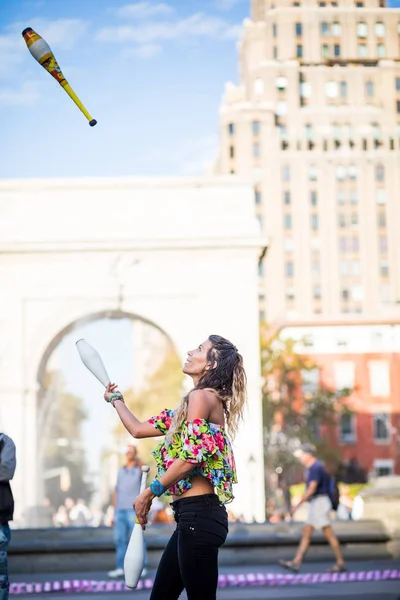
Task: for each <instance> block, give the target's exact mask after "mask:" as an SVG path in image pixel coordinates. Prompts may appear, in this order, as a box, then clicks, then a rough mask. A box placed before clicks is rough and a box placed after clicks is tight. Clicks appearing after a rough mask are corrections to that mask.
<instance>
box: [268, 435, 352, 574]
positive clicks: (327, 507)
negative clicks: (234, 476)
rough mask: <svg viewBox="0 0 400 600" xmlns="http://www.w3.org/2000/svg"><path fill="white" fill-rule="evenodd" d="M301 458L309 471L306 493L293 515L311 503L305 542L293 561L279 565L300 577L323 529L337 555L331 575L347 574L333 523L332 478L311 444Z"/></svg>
mask: <svg viewBox="0 0 400 600" xmlns="http://www.w3.org/2000/svg"><path fill="white" fill-rule="evenodd" d="M296 456H297V458H298V459H299V460H300V462H301V463H302V465H303V466H304V467H306V469H307V471H306V491H305V493H304V495H303V497H302V498H301V500H300V502H299V503H298V504H297V505H296V506H293V507H292V509H291V514H293V513H294V512H295V511H296V510H297V509H298V508H299V506H300V505H301V504H303V502H309V505H308V514H307V520H306V525H305V527H304V529H303V532H302V536H301V541H300V544H299V547H298V550H297V553H296V556H295V557H294V559H293V560H290V561H285V560H282V561H279V562H280V564H281V565H282V566H283V567H285V568H286V569H288V570H290V571H293V572H295V573H297V572H298V571H299V570H300V566H301V563H302V561H303V558H304V556H305V555H306V552H307V550H308V547H309V545H310V541H311V536H312V534H313V531H314V529H322V532H323V534H324V536H325V538H326V539H327V541H328V542H329V545H330V546H331V548H332V550H333V553H334V555H335V559H336V563H335V564H334V565H333V567H331V568H330V569H329V571H330V572H331V573H343V572H344V571H346V566H345V564H344V560H343V556H342V552H341V549H340V544H339V540H338V539H337V537H336V535H335V533H334V531H333V529H332V526H331V519H330V512H331V510H332V502H331V500H330V495H329V489H330V479H331V478H330V476H329V474H328V473H327V472H326V469H325V467H324V465H323V463H322V462H320V461H319V460H318V459H317V458H316V450H315V447H314V446H312V445H311V444H304V445H303V446H302V447H301V449H300V450H299V451H298V452H296Z"/></svg>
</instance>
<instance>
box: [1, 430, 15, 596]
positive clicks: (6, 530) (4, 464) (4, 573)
mask: <svg viewBox="0 0 400 600" xmlns="http://www.w3.org/2000/svg"><path fill="white" fill-rule="evenodd" d="M16 465H17V463H16V458H15V444H14V442H13V441H12V439H11V438H10V437H8V435H5V434H4V433H0V600H7V598H8V594H9V588H10V583H9V580H8V563H7V548H8V544H9V543H10V538H11V533H10V527H9V525H8V523H9V521H12V519H13V516H14V499H13V495H12V491H11V486H10V481H11V479H12V478H13V477H14V473H15V468H16Z"/></svg>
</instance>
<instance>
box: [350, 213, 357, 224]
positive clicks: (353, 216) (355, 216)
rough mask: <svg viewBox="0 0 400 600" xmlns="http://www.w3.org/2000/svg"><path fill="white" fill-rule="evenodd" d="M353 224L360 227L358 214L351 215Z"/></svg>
mask: <svg viewBox="0 0 400 600" xmlns="http://www.w3.org/2000/svg"><path fill="white" fill-rule="evenodd" d="M351 224H352V225H358V214H357V213H351Z"/></svg>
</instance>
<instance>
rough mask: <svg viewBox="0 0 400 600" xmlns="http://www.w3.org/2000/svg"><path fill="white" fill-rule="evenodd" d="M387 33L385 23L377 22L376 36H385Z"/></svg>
mask: <svg viewBox="0 0 400 600" xmlns="http://www.w3.org/2000/svg"><path fill="white" fill-rule="evenodd" d="M385 35H386V27H385V24H384V23H375V36H376V37H377V38H384V37H385Z"/></svg>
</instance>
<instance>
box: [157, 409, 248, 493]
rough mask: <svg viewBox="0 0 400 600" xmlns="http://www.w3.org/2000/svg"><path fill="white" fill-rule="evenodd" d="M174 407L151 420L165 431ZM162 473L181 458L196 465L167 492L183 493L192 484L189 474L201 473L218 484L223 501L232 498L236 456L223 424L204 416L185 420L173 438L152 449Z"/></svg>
mask: <svg viewBox="0 0 400 600" xmlns="http://www.w3.org/2000/svg"><path fill="white" fill-rule="evenodd" d="M173 416H174V411H172V410H168V409H165V410H163V411H161V413H160V414H159V415H157V416H156V417H152V418H151V419H149V423H150V424H151V425H153V427H155V428H156V429H158V431H161V433H163V434H166V433H167V432H168V430H169V428H170V425H171V421H172V418H173ZM153 456H154V458H155V460H156V463H157V468H158V477H161V476H162V475H163V474H164V473H165V471H166V470H167V469H168V468H169V467H170V466H171V465H172V463H173V462H174V461H175V460H176V459H177V458H179V459H180V460H183V461H185V462H189V463H192V464H196V465H197V466H196V467H195V469H194V470H193V471H192V472H191V474H190V475H189V476H188V477H186V478H185V479H182V480H181V481H178V483H176V484H175V485H173V486H172V487H170V488H169V489H168V490H167V491H166V492H165V494H166V495H173V496H180V495H181V494H183V492H186V491H187V490H189V489H190V488H191V487H192V484H191V482H190V478H191V477H192V476H193V475H202V476H203V477H206V478H207V479H209V480H210V482H211V483H212V485H213V486H214V487H215V489H216V492H217V494H218V498H219V500H220V502H221V503H222V504H227V503H228V502H231V501H232V500H233V493H232V484H233V483H237V476H236V465H235V458H234V456H233V451H232V446H231V443H230V441H229V438H228V436H227V434H226V432H225V429H224V427H222V425H216V424H215V423H209V422H208V421H206V420H205V419H194V421H185V423H184V424H183V425H182V429H181V431H180V432H177V433H175V435H174V436H173V437H172V439H171V440H164V441H163V442H161V444H159V445H158V446H157V448H156V449H155V450H154V451H153Z"/></svg>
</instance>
